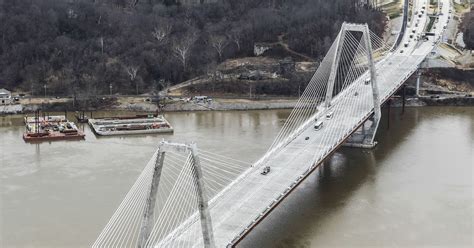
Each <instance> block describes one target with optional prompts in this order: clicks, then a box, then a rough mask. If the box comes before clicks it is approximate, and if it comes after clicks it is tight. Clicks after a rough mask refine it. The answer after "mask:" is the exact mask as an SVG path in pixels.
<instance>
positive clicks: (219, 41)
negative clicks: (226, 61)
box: [210, 35, 229, 61]
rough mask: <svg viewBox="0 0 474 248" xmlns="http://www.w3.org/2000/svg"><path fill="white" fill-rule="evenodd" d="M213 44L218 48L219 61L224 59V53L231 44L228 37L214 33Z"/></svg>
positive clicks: (211, 40)
mask: <svg viewBox="0 0 474 248" xmlns="http://www.w3.org/2000/svg"><path fill="white" fill-rule="evenodd" d="M210 42H211V46H212V47H214V49H216V52H217V54H218V55H219V61H221V60H222V54H223V53H224V49H225V47H226V46H227V45H228V44H229V43H228V40H227V37H225V36H222V35H212V36H211V38H210Z"/></svg>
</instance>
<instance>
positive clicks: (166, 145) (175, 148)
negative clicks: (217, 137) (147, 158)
mask: <svg viewBox="0 0 474 248" xmlns="http://www.w3.org/2000/svg"><path fill="white" fill-rule="evenodd" d="M167 151H171V152H177V153H184V154H190V155H191V158H192V166H193V178H194V184H195V185H196V191H197V200H198V209H199V215H200V221H201V230H202V237H203V243H204V247H205V248H214V247H215V242H214V232H213V228H212V221H211V215H210V212H209V201H208V197H207V192H206V188H205V183H204V177H203V173H202V168H201V162H200V158H199V153H198V149H197V145H196V144H195V143H192V144H180V143H171V142H167V141H161V142H160V144H159V146H158V152H157V156H156V160H155V167H154V170H153V176H152V180H151V185H150V188H149V193H148V197H147V200H146V205H145V211H144V213H143V219H142V224H141V228H140V233H139V236H138V245H137V246H138V247H139V248H143V247H148V246H149V244H147V242H148V239H149V237H150V233H151V231H152V229H153V226H154V209H155V202H156V198H157V192H158V186H159V184H160V180H161V171H162V170H163V161H164V158H165V153H166V152H167Z"/></svg>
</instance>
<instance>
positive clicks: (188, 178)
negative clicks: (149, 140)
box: [92, 141, 251, 247]
mask: <svg viewBox="0 0 474 248" xmlns="http://www.w3.org/2000/svg"><path fill="white" fill-rule="evenodd" d="M249 168H251V164H250V163H249V162H245V161H241V160H238V159H233V158H230V157H227V156H224V155H220V154H217V153H213V152H208V151H205V150H200V149H199V150H198V149H197V146H196V145H195V144H189V145H188V144H176V143H169V142H165V141H163V142H160V144H159V146H158V148H157V151H156V152H155V153H154V155H153V157H152V159H151V160H150V161H149V162H148V164H147V165H146V167H145V168H144V169H143V171H142V173H141V174H140V176H139V178H138V180H137V181H136V182H135V184H134V185H133V187H132V188H131V190H130V191H129V192H128V194H127V195H126V197H125V199H124V200H123V201H122V203H121V204H120V206H119V208H118V209H117V210H116V212H115V213H114V215H113V216H112V218H111V219H110V221H109V223H108V224H107V225H106V227H105V228H104V229H103V230H102V232H101V234H100V235H99V237H98V238H97V240H96V241H95V243H94V244H93V245H92V246H93V247H155V246H159V247H192V246H195V245H198V246H203V247H215V244H214V238H213V235H214V232H213V227H212V221H211V214H212V213H211V208H212V206H211V203H212V202H213V201H215V200H216V198H217V196H219V195H220V194H222V192H223V190H224V189H225V188H226V187H228V186H229V185H230V184H232V183H233V182H234V181H235V180H236V178H238V177H239V176H241V175H242V173H243V172H245V171H246V170H248V169H249ZM211 199H212V200H211ZM197 222H200V223H201V225H195V224H194V223H197ZM185 230H186V231H187V233H188V234H189V233H191V234H192V235H186V237H181V233H182V232H183V231H185Z"/></svg>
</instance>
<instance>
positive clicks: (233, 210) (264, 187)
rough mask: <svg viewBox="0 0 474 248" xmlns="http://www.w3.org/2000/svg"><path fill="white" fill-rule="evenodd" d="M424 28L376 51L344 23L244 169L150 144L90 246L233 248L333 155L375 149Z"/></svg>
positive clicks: (419, 55) (369, 39)
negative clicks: (346, 149) (384, 109)
mask: <svg viewBox="0 0 474 248" xmlns="http://www.w3.org/2000/svg"><path fill="white" fill-rule="evenodd" d="M420 3H421V2H420ZM444 3H445V5H444V6H443V12H444V11H445V12H444V13H447V12H448V8H449V2H448V1H445V2H444ZM425 4H426V3H425ZM425 19H426V18H425ZM424 22H426V20H422V21H421V23H420V25H419V26H420V27H421V28H418V29H413V30H414V31H412V30H409V32H407V34H406V35H405V37H404V38H403V41H404V42H403V44H408V45H403V47H391V46H389V45H387V44H385V42H384V41H383V40H382V39H380V38H379V37H377V35H375V34H373V33H372V32H371V31H370V30H369V29H368V27H367V25H365V24H364V25H361V24H351V23H344V24H343V26H342V28H341V31H340V32H339V34H338V36H337V37H336V39H335V41H334V43H333V44H332V46H331V47H330V49H329V51H328V53H327V54H326V56H325V58H324V59H323V60H322V61H321V63H320V65H319V68H318V69H317V71H316V72H315V74H314V76H313V77H312V79H311V81H310V82H309V84H308V86H307V88H306V89H305V91H304V93H303V94H302V96H301V98H300V99H299V101H298V103H297V105H296V106H295V108H294V109H293V111H292V112H291V114H290V116H289V117H288V119H287V121H286V122H285V124H284V125H283V127H282V129H281V131H280V132H279V134H278V135H277V137H276V138H275V140H274V142H273V144H272V145H271V146H270V147H269V149H268V150H267V152H266V153H265V154H264V155H263V156H262V157H261V159H259V160H258V161H257V162H255V163H253V164H249V163H247V162H244V161H241V160H239V159H235V158H229V157H226V156H225V155H219V154H215V153H213V152H211V151H205V150H201V149H198V147H197V144H179V143H171V142H166V141H162V142H160V144H159V145H158V149H157V151H156V152H155V154H154V156H153V157H152V158H151V160H150V162H149V163H148V164H147V165H146V167H145V169H144V170H143V172H142V173H141V175H140V176H139V178H138V180H137V181H136V183H135V184H134V185H133V187H132V189H131V190H130V191H129V193H128V194H127V195H126V197H125V199H124V200H123V202H122V204H121V205H120V206H119V208H118V209H117V210H116V212H115V213H114V215H113V216H112V218H111V219H110V221H109V223H108V224H107V225H106V227H105V228H104V229H103V231H102V233H101V234H100V235H99V237H98V238H97V240H96V241H95V243H94V245H93V247H226V246H234V245H236V244H237V243H238V242H239V241H240V240H241V239H242V238H243V237H245V235H246V234H248V233H249V232H250V231H251V230H252V228H253V227H255V226H256V225H257V224H258V223H259V222H260V221H261V220H262V219H263V218H265V216H267V215H268V214H269V213H270V212H271V211H272V210H273V209H274V208H275V207H276V206H277V205H278V204H279V203H280V202H281V201H282V200H283V199H284V198H285V197H286V196H287V195H289V194H290V193H291V192H292V190H293V189H294V188H295V187H296V186H297V185H299V184H300V183H301V182H302V181H303V180H304V179H305V178H306V177H307V176H308V175H309V174H310V173H312V172H313V171H314V170H315V169H316V168H317V167H318V166H319V165H320V164H321V163H322V162H323V161H324V160H325V159H326V158H328V157H329V156H330V155H331V154H332V153H333V152H334V151H335V150H336V149H337V148H338V147H339V146H341V145H343V144H347V145H352V146H358V147H367V148H370V147H373V146H374V145H375V141H374V137H375V133H376V130H377V127H378V123H379V121H380V107H381V105H382V104H383V103H384V102H385V101H386V100H387V99H389V98H390V97H391V96H392V95H393V94H394V93H395V92H396V91H397V90H398V89H399V88H400V87H401V86H402V85H403V83H404V82H405V81H406V79H407V78H408V77H410V76H411V75H412V74H413V73H414V72H415V71H416V70H417V69H418V66H419V65H420V63H421V62H422V61H423V60H424V59H425V57H426V56H427V55H428V53H430V51H431V50H432V49H433V46H434V43H435V41H437V40H438V39H439V37H440V35H441V30H442V28H439V29H438V30H440V31H438V32H437V33H435V36H433V37H432V38H431V40H428V41H422V40H421V39H420V40H414V39H411V40H410V38H409V35H410V34H415V35H417V34H421V32H423V28H422V27H424V26H425V23H424ZM446 22H447V17H446V18H442V19H441V18H440V20H439V23H438V24H437V25H441V27H442V26H444V25H445V23H446ZM408 41H410V42H408ZM264 170H266V171H267V172H268V173H266V174H265V173H263V171H264ZM268 170H269V171H268ZM263 174H265V175H263Z"/></svg>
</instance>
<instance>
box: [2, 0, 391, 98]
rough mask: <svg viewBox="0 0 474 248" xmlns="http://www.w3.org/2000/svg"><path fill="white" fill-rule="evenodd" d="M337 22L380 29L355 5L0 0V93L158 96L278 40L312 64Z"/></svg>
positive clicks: (346, 0)
mask: <svg viewBox="0 0 474 248" xmlns="http://www.w3.org/2000/svg"><path fill="white" fill-rule="evenodd" d="M205 2H206V1H205ZM210 2H213V1H210ZM343 21H350V22H367V23H369V25H370V27H371V29H372V30H373V31H375V32H376V33H378V34H381V33H382V32H383V30H384V27H385V15H384V14H383V13H382V12H380V11H379V10H376V9H372V8H370V7H368V6H363V5H361V4H360V1H358V0H332V1H327V0H239V1H234V0H220V1H216V2H215V3H209V4H197V5H182V4H180V1H176V0H142V1H138V0H0V37H1V41H0V45H1V46H0V86H1V87H7V88H10V89H14V90H23V91H26V92H31V93H32V94H33V95H42V94H43V92H44V91H45V90H47V92H48V95H49V94H55V95H69V96H71V95H81V94H82V95H95V94H102V95H103V94H110V93H112V94H115V93H121V94H141V93H145V92H151V91H157V90H161V89H162V88H164V87H166V86H169V85H173V84H176V83H179V82H182V81H184V80H187V79H190V78H193V77H195V76H198V75H202V74H205V73H209V72H212V70H214V69H215V67H216V65H217V64H219V63H220V62H222V61H223V60H225V59H229V58H236V57H244V56H252V53H253V45H254V43H255V42H274V41H277V39H278V36H279V35H282V34H284V35H285V39H286V40H287V42H288V44H289V47H290V48H291V49H293V50H295V51H298V52H300V53H303V54H306V55H308V56H310V57H312V58H315V60H318V59H321V57H322V56H324V54H325V53H326V51H327V50H328V48H329V46H330V45H331V43H332V40H333V39H334V37H335V36H336V35H337V32H338V31H339V28H340V26H341V24H342V22H343Z"/></svg>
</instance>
